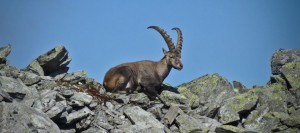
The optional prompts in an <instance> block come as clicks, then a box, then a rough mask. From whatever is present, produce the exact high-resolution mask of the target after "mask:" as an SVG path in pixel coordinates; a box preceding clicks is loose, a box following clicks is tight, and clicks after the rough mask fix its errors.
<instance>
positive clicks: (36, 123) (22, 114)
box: [0, 102, 60, 133]
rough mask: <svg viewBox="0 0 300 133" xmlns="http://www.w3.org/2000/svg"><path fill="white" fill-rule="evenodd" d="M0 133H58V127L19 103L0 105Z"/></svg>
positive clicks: (35, 111)
mask: <svg viewBox="0 0 300 133" xmlns="http://www.w3.org/2000/svg"><path fill="white" fill-rule="evenodd" d="M0 129H1V132H4V133H5V132H11V131H13V132H15V133H24V132H51V133H58V132H60V130H59V128H58V126H57V125H56V124H55V123H54V122H53V121H51V120H50V119H49V117H48V116H47V115H46V114H44V113H42V112H39V111H37V110H35V109H33V108H31V107H27V106H24V105H23V104H21V103H18V102H13V103H9V104H8V103H4V102H2V103H0Z"/></svg>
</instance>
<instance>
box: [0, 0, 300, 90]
mask: <svg viewBox="0 0 300 133" xmlns="http://www.w3.org/2000/svg"><path fill="white" fill-rule="evenodd" d="M299 7H300V1H299V0H247V1H246V0H231V1H225V0H191V1H184V2H183V1H182V0H164V1H161V0H151V1H140V0H131V1H126V2H125V1H123V0H118V1H116V0H115V1H113V0H111V1H100V0H88V1H84V2H82V1H81V2H79V1H75V0H43V1H41V0H1V1H0V46H4V45H6V44H9V43H10V44H12V47H13V49H12V52H11V54H10V55H9V57H8V59H9V60H10V62H11V65H13V66H17V67H18V68H25V67H26V66H27V65H28V64H30V63H31V61H32V60H33V59H35V58H36V57H38V56H39V55H41V54H43V53H45V52H47V51H48V50H50V49H52V48H54V47H55V46H57V45H59V44H63V45H65V47H66V48H67V49H68V51H69V55H70V56H71V57H72V61H71V63H70V65H69V67H70V70H69V72H73V71H76V70H86V71H87V73H88V76H89V77H92V78H95V79H96V80H97V81H99V82H101V83H102V80H103V77H104V74H105V72H106V71H107V70H108V69H109V68H110V67H113V66H115V65H117V64H120V63H124V62H132V61H138V60H145V59H147V60H154V61H158V60H160V59H161V58H162V56H163V53H162V47H164V48H167V45H166V44H165V42H164V40H163V38H162V37H161V36H160V35H159V34H158V33H157V32H156V31H154V30H147V27H148V26H150V25H157V26H160V27H161V28H163V29H165V30H166V31H167V32H168V33H169V34H170V35H171V36H172V38H173V40H174V41H176V39H177V38H176V37H177V35H176V32H175V31H173V30H171V28H173V27H175V26H176V27H180V28H181V29H182V32H183V37H184V42H183V49H182V61H183V64H184V68H183V70H181V71H177V70H172V71H171V73H170V75H169V76H168V77H167V79H166V80H165V82H166V83H170V84H171V85H173V86H176V85H179V84H181V83H184V82H188V81H190V80H192V79H195V78H197V77H200V76H202V75H205V74H213V73H219V74H220V75H222V76H224V77H226V78H227V79H228V80H229V81H233V80H238V81H241V82H242V83H244V84H245V85H246V86H247V87H251V86H253V85H265V83H266V82H267V81H269V78H270V76H271V68H270V59H271V55H272V53H273V51H275V50H277V49H279V48H284V49H291V48H299V46H300V8H299Z"/></svg>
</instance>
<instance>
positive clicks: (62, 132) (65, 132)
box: [60, 129, 76, 133]
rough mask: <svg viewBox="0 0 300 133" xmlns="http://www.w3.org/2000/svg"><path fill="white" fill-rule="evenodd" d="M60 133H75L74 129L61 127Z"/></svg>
mask: <svg viewBox="0 0 300 133" xmlns="http://www.w3.org/2000/svg"><path fill="white" fill-rule="evenodd" d="M60 133H76V130H75V129H63V130H60Z"/></svg>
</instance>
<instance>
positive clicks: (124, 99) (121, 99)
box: [115, 94, 130, 104]
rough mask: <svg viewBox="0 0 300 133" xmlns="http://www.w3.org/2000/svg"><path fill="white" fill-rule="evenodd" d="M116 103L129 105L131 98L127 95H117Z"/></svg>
mask: <svg viewBox="0 0 300 133" xmlns="http://www.w3.org/2000/svg"><path fill="white" fill-rule="evenodd" d="M115 101H117V102H119V103H124V104H127V103H128V102H129V101H130V96H127V95H126V94H117V95H116V98H115Z"/></svg>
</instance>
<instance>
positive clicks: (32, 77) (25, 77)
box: [19, 71, 41, 85]
mask: <svg viewBox="0 0 300 133" xmlns="http://www.w3.org/2000/svg"><path fill="white" fill-rule="evenodd" d="M19 78H20V79H21V80H22V81H23V83H24V84H26V85H33V84H36V83H37V82H39V81H41V77H40V76H38V75H36V74H34V73H31V72H26V71H23V72H21V73H20V75H19Z"/></svg>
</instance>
